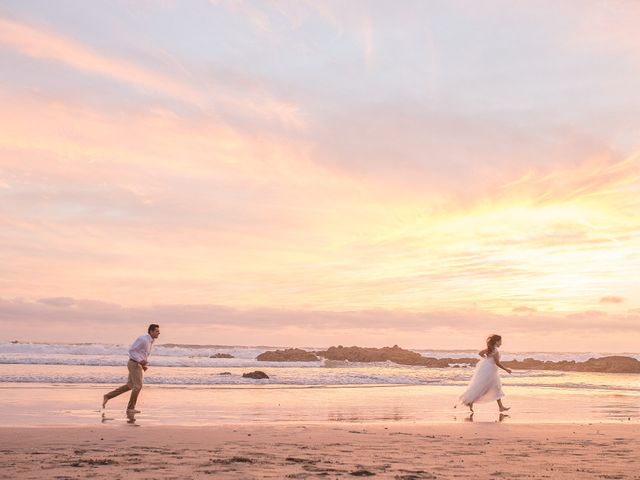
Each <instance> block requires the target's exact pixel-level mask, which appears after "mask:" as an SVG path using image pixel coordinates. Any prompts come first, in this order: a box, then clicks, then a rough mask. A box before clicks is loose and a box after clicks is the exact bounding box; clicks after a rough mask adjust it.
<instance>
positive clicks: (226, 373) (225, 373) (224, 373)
mask: <svg viewBox="0 0 640 480" xmlns="http://www.w3.org/2000/svg"><path fill="white" fill-rule="evenodd" d="M218 375H231V372H221V373H219V374H218Z"/></svg>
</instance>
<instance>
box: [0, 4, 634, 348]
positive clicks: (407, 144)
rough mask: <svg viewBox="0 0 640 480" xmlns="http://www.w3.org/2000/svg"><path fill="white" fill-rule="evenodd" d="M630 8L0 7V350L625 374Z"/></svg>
mask: <svg viewBox="0 0 640 480" xmlns="http://www.w3.org/2000/svg"><path fill="white" fill-rule="evenodd" d="M638 18H640V3H639V2H633V1H577V0H576V1H565V2H560V3H558V2H545V1H536V2H533V1H531V2H512V1H489V0H487V1H480V2H475V1H461V2H457V1H428V2H424V1H408V0H407V1H398V0H389V1H354V0H339V1H338V0H336V1H315V0H313V1H303V0H296V1H267V0H264V1H254V2H249V1H247V2H245V1H242V0H229V1H224V0H220V1H208V2H207V1H184V2H182V1H181V2H178V1H170V0H164V1H147V0H145V1H133V0H127V1H125V0H122V1H91V2H85V1H81V0H76V1H62V0H59V1H54V2H42V1H29V0H4V1H3V2H2V3H1V4H0V62H1V63H2V69H1V71H0V72H1V73H0V116H1V118H0V122H1V125H2V127H1V128H0V331H1V332H2V333H1V334H0V340H2V341H8V340H13V339H18V340H23V341H73V342H93V341H105V342H121V343H126V342H129V341H131V340H132V339H133V337H134V336H135V335H137V334H139V333H142V332H144V331H145V330H146V325H147V324H148V323H149V322H151V321H155V322H157V323H160V324H161V326H162V332H163V333H162V336H161V338H160V341H162V342H164V343H169V342H170V343H180V342H182V343H200V344H203V343H209V344H243V345H282V346H328V345H333V344H344V345H363V346H383V345H393V344H396V343H397V344H399V345H401V346H404V347H413V348H443V349H444V348H476V347H478V346H481V345H482V342H483V338H484V337H486V335H488V334H491V333H501V334H503V336H504V339H505V341H504V350H507V351H531V350H535V351H558V350H568V351H597V352H625V351H626V352H637V351H638V348H639V345H640V333H638V332H639V331H640V330H639V327H640V295H639V294H640V88H639V87H638V86H639V85H640V35H639V34H638Z"/></svg>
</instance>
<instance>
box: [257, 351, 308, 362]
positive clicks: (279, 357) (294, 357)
mask: <svg viewBox="0 0 640 480" xmlns="http://www.w3.org/2000/svg"><path fill="white" fill-rule="evenodd" d="M256 360H259V361H261V362H317V361H319V360H320V359H319V358H318V357H317V355H316V354H315V353H313V352H307V351H306V350H302V349H300V348H287V349H286V350H270V351H268V352H264V353H261V354H260V355H258V356H257V357H256Z"/></svg>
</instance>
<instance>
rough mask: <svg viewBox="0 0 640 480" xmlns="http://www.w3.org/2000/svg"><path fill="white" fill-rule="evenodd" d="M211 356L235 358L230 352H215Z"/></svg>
mask: <svg viewBox="0 0 640 480" xmlns="http://www.w3.org/2000/svg"><path fill="white" fill-rule="evenodd" d="M209 358H235V357H234V356H233V355H231V354H230V353H214V354H213V355H211V356H210V357H209Z"/></svg>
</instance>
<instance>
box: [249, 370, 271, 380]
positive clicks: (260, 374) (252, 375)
mask: <svg viewBox="0 0 640 480" xmlns="http://www.w3.org/2000/svg"><path fill="white" fill-rule="evenodd" d="M242 376H243V377H244V378H253V379H254V380H262V379H263V378H269V375H267V374H266V373H264V372H261V371H260V370H256V371H255V372H250V373H243V374H242Z"/></svg>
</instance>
